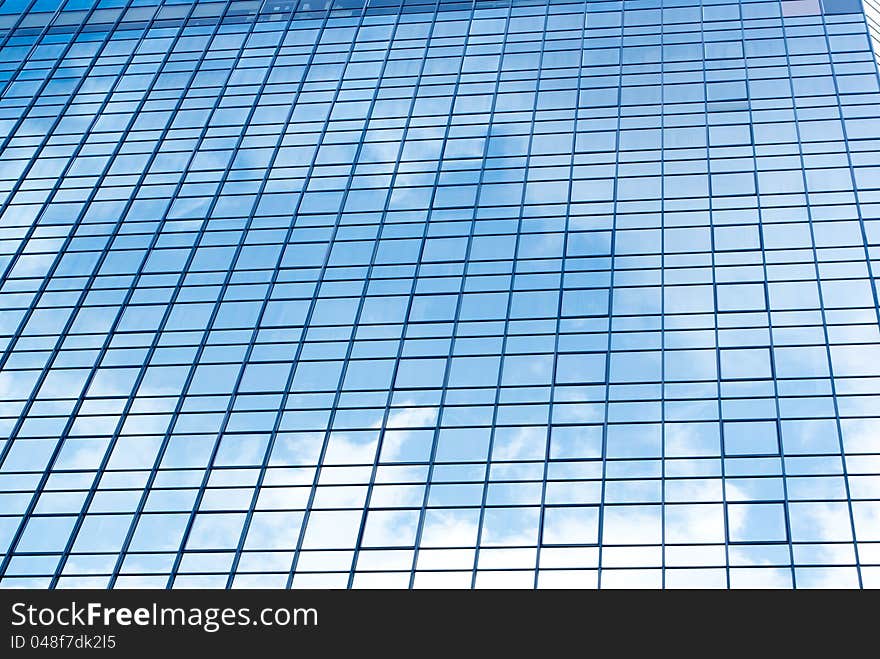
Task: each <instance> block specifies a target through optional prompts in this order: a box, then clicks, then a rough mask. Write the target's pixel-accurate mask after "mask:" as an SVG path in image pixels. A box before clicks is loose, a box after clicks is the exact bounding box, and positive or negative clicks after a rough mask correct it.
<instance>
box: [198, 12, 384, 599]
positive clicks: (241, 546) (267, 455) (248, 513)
mask: <svg viewBox="0 0 880 659" xmlns="http://www.w3.org/2000/svg"><path fill="white" fill-rule="evenodd" d="M363 18H364V16H363V15H362V16H361V17H360V22H359V28H360V27H362V26H363ZM398 25H399V16H398V19H397V20H396V21H395V22H394V28H393V31H392V36H391V38H390V39H389V44H388V47H387V49H386V51H385V57H384V59H383V61H382V72H384V71H385V68H386V66H387V63H388V59H389V58H390V56H391V52H392V47H391V42H393V39H394V36H393V35H394V33H396V31H397V27H398ZM356 45H357V35H355V38H354V40H353V41H352V46H351V49H350V50H349V54H348V62H350V60H351V54H352V53H353V52H354V51H355V47H356ZM381 76H382V74H381V73H380V74H379V76H378V79H381ZM378 79H377V88H378V86H379V85H378ZM343 84H344V79H340V86H339V88H338V89H337V97H338V93H339V90H341V88H342V85H343ZM374 106H375V93H374V95H373V100H372V101H371V102H370V110H369V111H368V112H367V115H366V117H365V119H364V127H363V129H362V131H361V139H360V140H359V142H360V143H362V142H363V138H364V137H365V135H366V132H367V127H368V125H369V121H370V117H371V115H372V112H373V108H374ZM293 109H294V105H291V110H290V113H289V115H288V118H287V121H286V123H285V125H289V123H290V117H291V116H292V114H293ZM328 116H329V115H328ZM328 127H329V120H328V122H327V125H325V127H324V130H323V133H322V134H323V135H326V132H327V128H328ZM280 144H281V142H280V141H279V144H278V146H279V147H280ZM315 151H316V156H317V151H318V147H316V150H315ZM359 152H360V147H359V148H358V153H359ZM276 154H277V151H276ZM272 161H273V162H274V156H273V159H272ZM356 163H357V156H355V157H354V158H353V160H352V165H351V170H350V172H349V175H348V183H347V185H346V186H345V190H346V191H345V192H344V193H343V199H342V201H341V202H340V210H339V214H338V217H337V220H336V224H337V226H338V225H339V224H341V222H342V215H343V213H344V211H343V210H342V209H343V207H344V204H345V199H346V198H347V196H348V190H349V189H350V187H351V181H352V179H353V178H354V173H355V171H356V168H357V165H356ZM270 168H271V167H270ZM267 172H268V169H267ZM294 226H295V223H294V222H291V225H290V227H289V228H288V230H287V234H286V238H285V241H284V244H287V242H288V240H289V239H290V236H291V235H292V232H293V227H294ZM380 226H381V225H380ZM377 245H378V238H377ZM376 249H377V248H375V249H374V255H375V251H376ZM331 251H332V247H331V248H328V251H327V254H328V259H329V254H330V252H331ZM282 258H283V252H282V253H281V254H279V257H278V261H277V263H276V265H275V269H274V271H273V277H272V281H271V282H270V287H269V290H268V291H267V293H266V297H265V298H264V302H263V307H262V308H261V310H260V313H259V314H258V317H257V320H256V322H255V327H256V328H259V326H260V323H261V319H262V317H263V313H264V311H265V308H266V304H267V303H268V301H269V297H270V295H271V291H272V290H273V287H274V285H275V283H276V280H277V277H278V271H279V270H280V268H281V262H282ZM328 262H329V261H328ZM368 281H369V276H368V277H366V278H365V282H364V286H363V290H362V294H361V302H360V303H359V305H358V311H357V313H356V317H355V321H354V322H353V324H352V332H351V339H350V340H349V350H348V353H349V355H350V352H351V347H350V346H351V343H352V342H353V341H354V336H355V333H356V328H357V318H358V317H359V316H360V313H361V309H362V307H363V298H364V296H365V295H366V289H367V283H368ZM315 293H316V295H315V299H317V287H316V290H315ZM257 332H258V330H257V329H255V330H254V333H253V335H252V337H251V342H250V344H249V346H248V349H247V352H246V354H245V356H244V357H243V359H242V361H243V363H245V364H246V363H248V361H249V359H250V355H251V353H252V350H253V346H254V343H255V341H256V338H257ZM304 343H305V327H304V328H303V335H302V336H301V340H300V345H302V344H304ZM347 360H348V357H346V361H345V363H346V364H347ZM296 366H297V361H292V362H291V366H290V371H289V372H288V376H287V379H286V386H285V392H287V391H288V390H289V389H290V385H291V383H292V381H293V376H294V373H295V371H296ZM241 373H242V374H243V373H244V369H242V371H241ZM344 377H345V369H344V367H343V371H342V372H341V373H340V376H339V387H337V395H338V390H339V389H341V386H342V381H343V379H344ZM240 379H241V375H239V381H240ZM237 386H238V383H236V389H237ZM284 402H286V398H285V397H284V395H283V394H282V404H281V405H280V406H279V408H278V411H277V414H276V421H280V419H281V418H282V417H283V414H284V408H285V404H284ZM231 406H232V397H230V407H229V411H231ZM228 413H229V412H227V414H228ZM227 418H228V416H227ZM226 421H227V420H226V419H224V421H223V423H222V424H221V430H220V432H221V433H222V432H223V429H224V428H225V425H226ZM273 430H274V429H273ZM327 432H328V433H329V432H330V430H329V427H328V431H327ZM276 438H277V433H276V432H272V433H270V437H269V441H268V442H267V444H266V450H265V451H264V454H263V459H262V460H261V464H260V467H259V475H258V477H257V481H256V483H255V485H254V493H253V496H252V497H251V501H250V504H249V506H248V510H247V511H246V514H245V520H244V524H243V525H242V530H241V533H240V534H239V541H238V543H237V545H236V549H235V554H234V557H233V561H232V565H231V566H230V569H229V575H228V577H227V581H226V587H227V588H231V587H232V584H233V580H234V579H235V575H236V571H237V566H238V564H239V561H240V560H241V554H242V551H243V550H244V544H245V540H246V538H247V535H248V530H249V529H250V523H251V520H252V519H253V515H254V512H255V508H256V505H257V500H258V498H259V495H260V491H261V488H262V486H263V482H264V479H265V476H266V471H267V469H268V463H269V459H270V457H271V455H272V449H273V447H274V445H275V439H276ZM197 504H198V501H197ZM197 507H198V505H195V506H194V509H195V508H197ZM181 546H182V543H181Z"/></svg>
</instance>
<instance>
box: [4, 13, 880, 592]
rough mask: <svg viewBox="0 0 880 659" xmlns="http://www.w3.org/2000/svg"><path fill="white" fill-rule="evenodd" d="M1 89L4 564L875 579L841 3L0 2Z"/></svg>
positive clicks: (565, 582) (856, 96) (879, 167)
mask: <svg viewBox="0 0 880 659" xmlns="http://www.w3.org/2000/svg"><path fill="white" fill-rule="evenodd" d="M869 1H870V2H873V0H869ZM0 82H2V95H0V204H2V205H0V274H2V280H0V346H2V349H3V351H2V357H0V432H2V439H0V449H2V450H0V551H2V552H3V553H2V555H0V558H2V560H0V586H3V587H16V586H24V587H34V588H54V587H58V588H71V587H78V586H91V587H101V588H105V587H107V588H111V587H112V588H123V587H134V586H138V587H145V586H146V587H159V588H165V587H204V588H225V587H245V586H250V587H256V586H264V587H273V588H284V587H294V588H301V587H379V586H389V587H394V588H407V587H437V586H439V587H462V588H468V587H486V586H490V587H495V586H498V587H524V588H532V587H560V586H561V587H601V588H613V587H627V586H647V587H669V588H673V587H682V586H687V587H719V588H724V587H733V588H737V587H744V586H759V587H783V588H791V587H797V588H804V587H820V586H836V587H872V586H873V587H877V586H880V333H878V305H877V287H876V280H875V274H876V273H875V270H876V268H877V267H880V262H878V259H880V91H878V76H877V67H876V64H875V61H874V55H873V52H872V48H871V44H870V38H869V33H868V25H867V22H866V18H865V14H864V12H863V9H862V6H861V4H860V3H859V1H858V0H781V1H780V0H757V1H746V0H743V1H741V2H733V1H730V0H718V1H710V0H703V1H702V2H701V1H700V0H622V1H621V0H581V1H579V2H573V1H570V0H470V1H464V2H453V1H449V2H447V1H446V0H441V1H439V2H438V1H436V0H403V2H402V4H401V0H300V1H299V2H285V1H282V0H277V1H273V0H266V1H265V2H263V1H262V0H232V1H219V2H214V1H210V2H192V1H185V2H173V1H170V0H165V1H164V2H160V0H134V1H132V2H127V1H126V0H67V1H66V3H63V2H61V3H59V2H56V1H55V0H5V2H4V3H3V4H2V6H0Z"/></svg>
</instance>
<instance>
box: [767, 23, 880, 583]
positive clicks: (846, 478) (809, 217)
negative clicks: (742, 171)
mask: <svg viewBox="0 0 880 659" xmlns="http://www.w3.org/2000/svg"><path fill="white" fill-rule="evenodd" d="M820 20H821V26H822V32H823V33H824V36H825V45H826V47H827V48H828V59H829V65H830V66H831V67H832V75H831V79H832V81H833V83H834V93H835V97H836V99H837V110H838V113H839V115H840V126H841V130H842V132H843V139H844V143H845V145H846V158H847V162H848V164H849V172H850V180H851V182H852V189H853V197H854V198H855V202H856V203H855V206H856V212H857V213H858V220H859V228H860V230H861V237H862V245H863V249H864V252H865V267H866V268H867V271H868V279H869V281H870V283H871V292H872V293H873V296H874V310H875V313H877V314H878V322H880V307H878V302H877V281H876V279H875V277H874V274H873V269H872V267H871V255H870V252H869V250H868V245H869V242H868V239H867V234H866V233H865V223H864V219H863V217H862V211H861V203H860V201H859V193H858V189H859V186H858V185H857V184H856V180H855V174H854V171H853V164H852V157H851V155H850V149H849V137H848V136H847V132H846V120H845V118H844V115H843V107H842V105H841V100H840V90H839V88H838V85H837V77H836V76H835V75H834V72H833V71H834V69H833V59H832V57H831V42H830V40H829V38H828V27H827V22H826V20H825V16H824V14H823V15H821V17H820ZM783 30H785V28H784V27H783ZM783 43H784V44H785V55H786V68H787V69H788V72H789V89H790V91H791V105H792V111H793V113H794V115H795V116H794V128H795V133H796V135H797V138H798V157H799V159H800V165H801V180H802V181H803V184H804V198H805V202H806V203H805V209H806V212H807V224H808V226H809V227H810V243H811V251H812V253H813V269H814V270H813V271H814V273H815V275H816V289H817V292H818V294H819V312H820V313H821V315H822V332H823V335H824V338H825V358H826V359H827V360H828V381H829V384H830V385H831V401H832V403H833V405H834V417H835V424H836V426H837V440H838V444H839V446H840V465H841V469H842V471H843V485H844V489H845V491H846V504H847V510H848V512H849V523H850V532H851V533H852V547H853V553H854V556H855V562H856V578H857V580H858V585H859V588H864V582H863V580H862V565H861V560H860V557H859V541H858V536H857V534H856V525H855V515H854V514H853V505H852V493H851V491H850V483H849V472H848V470H847V467H846V447H845V446H844V443H843V428H842V425H841V422H840V407H839V403H838V394H837V384H836V381H835V375H834V362H833V361H832V359H831V343H830V339H829V335H828V318H827V314H826V312H825V295H824V293H823V292H822V276H821V273H820V271H819V252H818V249H817V247H816V235H815V231H814V227H813V210H812V208H811V206H810V188H809V184H808V182H807V172H806V163H805V162H804V152H803V145H802V142H801V129H800V121H799V120H798V116H797V110H798V107H797V103H796V97H795V93H794V83H793V82H792V80H791V59H790V52H789V48H788V42H787V41H786V40H785V39H783ZM869 43H870V41H869ZM875 75H877V71H876V69H875ZM878 79H880V76H878ZM780 442H781V434H780ZM783 474H784V472H783ZM787 510H788V497H787V496H786V511H787ZM786 514H787V513H786ZM794 579H795V572H794V560H793V559H792V580H793V585H794V586H795V587H796V584H797V582H796V581H795V580H794Z"/></svg>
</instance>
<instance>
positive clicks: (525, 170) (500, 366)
mask: <svg viewBox="0 0 880 659" xmlns="http://www.w3.org/2000/svg"><path fill="white" fill-rule="evenodd" d="M549 15H550V4H549V2H548V3H547V4H545V5H544V16H543V18H544V30H543V35H542V37H541V52H540V54H539V55H538V66H537V69H536V71H535V98H534V100H533V101H532V109H531V111H530V114H531V119H530V120H529V125H530V128H531V130H530V131H529V138H528V147H527V149H526V162H525V165H524V167H523V188H522V193H521V194H520V199H519V204H518V209H519V218H518V219H517V225H516V240H515V241H514V249H513V259H512V265H511V275H510V290H509V291H508V292H507V310H506V312H505V317H504V330H503V334H502V337H501V350H500V353H501V354H500V357H499V360H498V377H497V378H496V380H495V400H494V403H493V406H492V421H491V426H490V431H489V447H488V451H487V453H486V470H485V473H484V476H483V495H482V500H481V503H480V515H479V520H478V522H477V540H476V545H475V547H474V566H473V570H472V572H471V588H476V585H477V573H478V572H479V561H480V549H481V545H480V543H481V542H482V539H483V528H484V524H485V515H486V501H487V499H488V494H489V473H490V471H491V467H492V451H493V448H494V444H495V433H496V431H497V426H496V423H497V421H498V407H499V405H500V402H501V388H502V376H503V374H504V368H505V366H506V364H505V362H506V359H507V354H506V351H507V337H508V332H509V328H510V312H511V309H512V307H513V295H514V284H515V282H516V271H517V256H518V253H519V246H520V242H521V237H522V224H523V215H525V201H526V189H527V188H528V184H529V172H530V169H531V168H530V165H531V160H532V156H531V150H532V144H533V142H534V138H535V118H536V116H537V113H538V96H539V92H540V89H541V67H542V66H543V62H544V53H545V52H546V50H545V48H546V44H547V39H546V29H547V21H548V17H549ZM499 77H500V75H499ZM575 114H577V113H575ZM575 132H576V131H575ZM561 281H562V278H561V274H560V283H561ZM559 298H560V300H561V299H562V293H561V291H560V293H559ZM560 304H561V302H560ZM557 323H558V321H557ZM557 326H558V325H557ZM554 363H555V362H554ZM553 371H555V368H554V369H553ZM552 386H553V380H552V375H551V380H550V387H551V391H552ZM548 415H549V412H548ZM548 420H549V416H548ZM546 441H547V443H548V445H549V442H550V437H549V433H547V439H546ZM530 507H535V506H530ZM539 517H540V513H539ZM538 528H539V529H540V526H539V527H538ZM539 532H540V531H539ZM536 538H537V537H536ZM535 542H536V545H535V567H534V568H532V569H534V570H536V571H537V566H538V554H537V543H538V540H537V539H536V540H535Z"/></svg>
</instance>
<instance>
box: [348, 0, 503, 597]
mask: <svg viewBox="0 0 880 659" xmlns="http://www.w3.org/2000/svg"><path fill="white" fill-rule="evenodd" d="M439 11H440V4H439V2H437V3H436V4H435V5H434V12H433V18H432V23H431V28H430V30H429V35H428V36H427V37H425V48H424V55H423V59H422V63H421V66H420V67H419V73H418V75H417V78H416V82H415V85H414V88H413V97H412V100H411V102H410V109H409V113H408V116H407V117H406V119H405V122H406V125H405V127H404V131H403V134H402V136H401V140H400V146H399V147H398V151H397V157H396V159H395V163H396V166H395V169H394V174H393V175H392V179H391V183H390V184H389V186H388V187H389V194H388V196H387V197H386V200H385V206H384V208H383V210H382V222H381V223H380V226H384V221H385V219H386V218H387V214H388V212H389V205H390V203H391V193H392V192H393V190H394V185H395V183H396V181H397V177H398V175H399V173H400V164H401V162H400V161H401V157H402V156H403V149H404V146H405V143H406V138H407V137H408V136H409V130H410V128H411V126H412V124H411V121H412V111H413V108H414V107H415V104H416V101H417V99H418V91H419V86H420V85H421V82H422V79H423V76H424V72H425V64H426V63H427V61H428V53H429V50H430V42H431V39H432V35H433V31H434V27H435V25H436V21H437V16H438V14H439ZM380 78H381V76H380ZM447 135H448V130H447ZM443 139H444V142H443V149H445V146H446V142H445V139H446V138H445V136H444V138H443ZM487 141H488V140H487ZM441 154H442V150H441ZM441 163H442V155H441V157H440V159H439V160H438V163H437V172H438V173H437V175H435V187H436V181H437V179H438V178H439V172H440V167H441ZM432 194H433V193H432ZM432 198H433V197H432ZM428 206H429V207H428V209H427V210H426V218H425V221H424V222H423V223H422V224H423V228H422V235H421V239H420V240H421V243H420V246H419V254H418V255H417V256H416V258H415V264H414V265H415V267H414V270H413V277H412V284H411V286H410V291H409V298H408V300H407V304H406V310H405V312H404V315H403V323H402V327H401V336H400V339H399V341H398V345H397V351H396V355H395V358H394V366H393V367H392V370H391V380H390V381H391V387H390V388H389V391H388V396H387V398H386V403H385V409H384V411H383V413H382V421H381V425H380V427H379V439H378V441H377V444H376V456H375V458H374V460H373V465H372V469H371V471H370V479H369V482H368V484H367V494H366V498H365V500H364V511H363V515H362V516H361V522H360V525H359V527H358V534H357V538H356V540H355V549H354V557H353V558H352V562H351V569H350V570H349V575H348V588H352V587H353V586H354V577H355V574H356V572H357V564H358V559H359V558H360V551H361V549H363V547H362V545H363V539H364V531H365V529H366V523H367V517H368V515H369V512H370V510H371V508H370V502H371V500H372V496H373V489H374V487H375V484H376V475H377V472H378V470H379V461H380V456H381V454H382V445H383V442H384V439H385V433H386V432H387V425H388V419H389V417H390V415H391V405H392V402H393V398H394V381H395V380H396V378H397V373H398V370H399V367H400V360H401V358H402V356H403V345H404V343H405V342H406V327H407V324H408V322H407V319H408V318H409V315H410V313H411V311H412V305H413V302H414V300H415V296H416V286H417V283H418V280H419V278H418V271H419V269H420V266H419V264H420V263H421V259H422V255H423V254H424V249H425V243H426V242H427V237H428V228H429V226H430V219H429V218H430V213H431V208H430V202H429V204H428ZM376 236H377V237H376V248H375V249H374V252H373V258H372V261H374V260H375V256H376V253H377V250H378V244H379V239H380V237H381V229H380V231H379V232H377V234H376ZM372 271H373V265H372V263H371V265H370V269H369V273H368V274H367V277H366V281H367V282H369V281H370V276H371V274H372ZM364 291H365V294H366V287H365V289H364ZM359 313H360V310H359ZM346 363H347V361H346ZM341 383H342V379H340V386H341ZM438 415H439V410H438ZM380 509H381V508H380ZM412 509H415V508H412ZM389 510H397V509H395V508H391V509H389ZM414 550H415V548H414Z"/></svg>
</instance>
